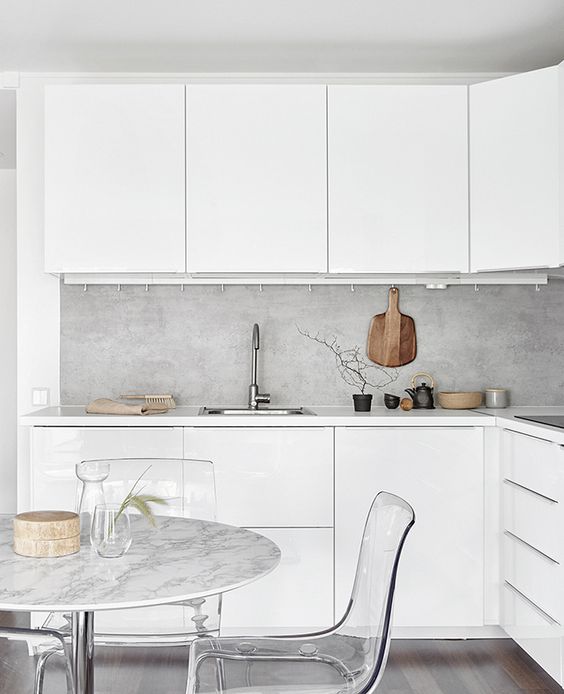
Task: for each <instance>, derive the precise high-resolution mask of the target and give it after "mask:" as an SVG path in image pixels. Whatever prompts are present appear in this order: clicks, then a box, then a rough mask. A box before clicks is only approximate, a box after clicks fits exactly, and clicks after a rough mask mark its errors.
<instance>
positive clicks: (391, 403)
mask: <svg viewBox="0 0 564 694" xmlns="http://www.w3.org/2000/svg"><path fill="white" fill-rule="evenodd" d="M399 404H400V397H399V395H392V394H391V393H384V405H386V407H387V408H388V409H389V410H395V409H396V407H399Z"/></svg>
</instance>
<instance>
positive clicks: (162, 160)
mask: <svg viewBox="0 0 564 694" xmlns="http://www.w3.org/2000/svg"><path fill="white" fill-rule="evenodd" d="M184 136H185V133H184V85H153V84H143V85H139V84H137V85H134V84H119V85H117V84H115V85H114V84H112V85H107V84H104V85H102V84H99V85H72V86H71V85H64V86H58V85H57V86H48V87H46V89H45V269H46V270H47V271H48V272H183V271H184V269H185V265H184V263H185V219H184V202H185V190H184V185H185V177H184V157H185V152H184Z"/></svg>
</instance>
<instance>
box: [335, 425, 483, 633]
mask: <svg viewBox="0 0 564 694" xmlns="http://www.w3.org/2000/svg"><path fill="white" fill-rule="evenodd" d="M483 482H484V453H483V431H482V430H481V429H478V428H441V427H435V428H408V427H405V428H402V429H395V430H394V429H392V428H389V429H386V428H384V427H382V428H378V429H377V428H374V429H347V428H342V429H337V430H336V432H335V503H336V506H335V593H336V607H335V611H336V614H337V615H338V614H340V613H342V612H343V610H344V608H345V606H346V602H347V599H348V596H349V594H350V590H351V586H352V581H353V577H354V570H355V566H356V560H357V554H358V548H359V545H360V538H361V534H362V529H363V524H364V521H365V518H366V514H367V513H368V509H369V507H370V503H371V502H372V499H373V498H374V496H375V495H376V494H377V493H378V492H379V491H382V490H385V491H388V492H392V493H395V494H399V495H400V496H402V497H404V498H405V499H406V500H407V501H408V502H410V503H411V504H412V505H413V508H414V510H415V517H416V522H415V526H414V528H413V530H412V531H411V534H410V536H409V538H408V539H407V541H406V545H405V550H404V554H403V556H402V559H401V563H400V567H399V577H398V585H397V593H396V596H397V599H396V607H395V618H394V624H395V625H396V626H398V627H417V626H424V627H443V626H454V627H463V626H464V627H470V626H482V625H483V623H484V538H483V534H484V508H483V499H484V496H483V494H484V491H483Z"/></svg>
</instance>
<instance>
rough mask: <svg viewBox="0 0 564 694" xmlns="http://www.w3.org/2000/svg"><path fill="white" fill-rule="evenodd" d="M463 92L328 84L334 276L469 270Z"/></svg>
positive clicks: (445, 88)
mask: <svg viewBox="0 0 564 694" xmlns="http://www.w3.org/2000/svg"><path fill="white" fill-rule="evenodd" d="M467 115H468V114H467V88H466V87H465V86H460V85H449V86H438V85H425V86H423V85H411V86H408V85H404V86H400V85H372V86H365V85H335V86H329V87H328V148H329V151H328V162H329V270H330V272H433V271H441V270H444V271H447V270H453V271H462V272H467V271H468V122H467Z"/></svg>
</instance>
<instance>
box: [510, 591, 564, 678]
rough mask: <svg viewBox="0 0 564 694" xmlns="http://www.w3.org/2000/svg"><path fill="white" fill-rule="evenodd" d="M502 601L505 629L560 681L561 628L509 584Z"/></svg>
mask: <svg viewBox="0 0 564 694" xmlns="http://www.w3.org/2000/svg"><path fill="white" fill-rule="evenodd" d="M502 598H503V602H502V626H503V629H504V630H505V632H506V633H507V635H508V636H510V637H511V638H512V639H515V641H517V643H518V644H519V645H520V646H521V648H522V649H523V650H524V651H526V652H527V653H528V654H529V655H530V656H531V658H533V660H535V661H536V662H537V663H538V664H539V665H540V666H541V667H542V668H543V669H544V670H546V672H548V674H549V675H550V676H551V677H554V679H555V680H556V681H557V682H560V681H561V676H562V673H561V656H560V652H561V641H562V640H561V638H560V632H561V627H560V625H559V624H557V623H556V622H555V621H554V620H552V619H551V618H550V617H549V615H546V614H544V613H543V612H542V610H540V609H539V608H538V607H537V606H536V605H534V604H533V603H531V602H530V601H529V600H527V598H526V597H525V596H523V595H522V594H521V593H519V591H517V590H515V588H513V587H512V586H511V585H508V584H507V583H506V584H505V585H504V586H503V596H502Z"/></svg>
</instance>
